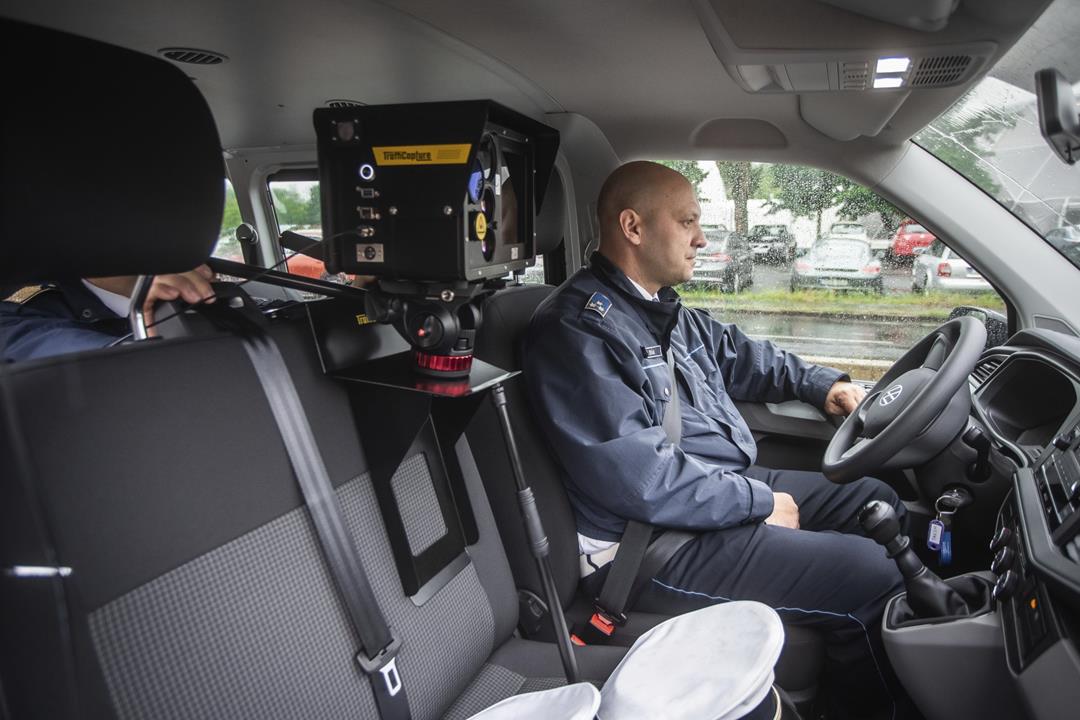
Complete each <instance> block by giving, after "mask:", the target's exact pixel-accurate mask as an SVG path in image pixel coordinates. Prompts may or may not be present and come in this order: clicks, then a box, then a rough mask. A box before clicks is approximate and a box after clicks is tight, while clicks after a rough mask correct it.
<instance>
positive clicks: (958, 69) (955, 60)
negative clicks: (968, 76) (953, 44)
mask: <svg viewBox="0 0 1080 720" xmlns="http://www.w3.org/2000/svg"><path fill="white" fill-rule="evenodd" d="M970 64H971V56H969V55H941V56H938V57H928V58H923V59H922V61H921V62H920V63H919V66H918V67H917V68H915V72H914V73H912V75H911V81H910V82H909V83H908V84H909V85H910V86H911V87H940V86H942V85H950V84H952V83H954V82H956V81H957V80H959V79H960V78H962V77H963V76H964V72H965V71H967V69H968V65H970Z"/></svg>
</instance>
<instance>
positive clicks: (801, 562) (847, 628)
mask: <svg viewBox="0 0 1080 720" xmlns="http://www.w3.org/2000/svg"><path fill="white" fill-rule="evenodd" d="M744 474H745V475H747V476H749V477H752V478H755V479H758V480H761V481H762V482H765V483H766V484H768V485H769V486H770V487H771V488H772V489H773V491H774V492H786V493H789V494H790V495H791V496H792V497H793V498H794V499H795V502H796V504H797V505H798V506H799V525H800V529H799V530H792V529H789V528H784V527H777V526H775V525H765V524H764V523H753V524H748V525H741V526H738V527H734V528H729V529H725V530H716V531H711V532H706V533H702V534H701V535H700V536H698V537H697V538H695V539H694V540H691V541H690V542H689V543H687V544H686V545H685V546H684V547H683V548H682V549H681V550H680V551H679V552H678V553H676V555H675V556H674V557H672V559H671V560H670V561H668V563H667V564H666V565H665V566H664V567H663V568H662V569H661V571H660V572H659V573H658V574H657V575H656V577H655V578H653V580H652V582H651V583H649V584H648V585H646V588H645V590H644V591H643V592H642V595H641V597H640V598H639V599H638V601H637V602H636V603H635V606H634V607H635V608H637V609H640V610H643V611H652V612H658V613H666V614H677V613H683V612H687V611H689V610H693V609H697V608H700V607H703V606H705V605H709V604H713V603H717V602H724V601H727V600H757V601H759V602H763V603H765V604H766V605H769V606H770V607H773V608H774V609H776V610H777V612H779V613H780V616H781V617H782V618H783V620H784V622H785V623H788V624H797V625H804V626H807V627H810V628H813V629H815V630H817V631H819V632H821V633H822V634H823V636H824V639H825V644H826V669H825V678H824V680H825V685H826V688H827V690H828V692H829V696H830V698H831V702H830V705H831V706H832V707H833V711H832V712H830V717H833V716H849V717H867V716H868V715H869V714H870V713H873V714H874V715H876V714H877V713H878V712H883V713H884V714H883V716H884V717H890V716H891V715H893V714H895V715H896V716H901V715H905V714H907V713H906V712H904V710H905V709H906V707H907V705H908V701H907V699H906V698H905V697H900V696H901V695H902V694H903V691H902V690H900V689H899V687H898V685H897V684H896V683H895V678H894V676H893V675H892V672H891V669H890V668H889V667H888V659H887V658H886V657H885V653H884V649H883V648H882V645H881V637H880V623H881V615H882V611H883V610H884V606H885V603H886V601H888V600H889V598H891V597H892V596H893V595H896V594H897V593H899V592H902V591H903V589H904V585H903V579H902V578H901V576H900V572H899V570H897V568H896V564H895V563H894V562H893V561H892V560H891V559H889V558H888V557H886V555H885V550H884V549H883V548H882V547H881V546H879V545H878V544H877V543H875V542H874V541H873V540H870V539H868V538H866V537H863V536H862V535H861V528H860V527H859V523H858V519H857V518H858V513H859V510H860V509H861V508H862V507H863V506H864V505H865V504H866V503H868V502H870V501H871V500H884V501H886V502H888V503H890V504H891V505H893V507H895V508H896V511H897V514H898V517H899V518H900V519H901V522H902V523H903V520H904V518H905V514H906V511H905V509H904V505H903V503H902V502H901V501H900V499H899V498H898V497H897V495H896V493H895V491H893V489H892V488H890V487H889V486H888V485H886V484H885V483H883V482H881V481H880V480H876V479H873V478H862V479H861V480H858V481H856V482H853V483H850V484H847V485H837V484H835V483H832V482H830V481H829V480H827V479H826V478H825V477H824V476H823V475H822V474H821V473H819V472H804V471H798V470H768V469H765V468H757V467H752V468H750V469H749V470H747V471H746V472H745V473H744ZM875 711H876V712H875Z"/></svg>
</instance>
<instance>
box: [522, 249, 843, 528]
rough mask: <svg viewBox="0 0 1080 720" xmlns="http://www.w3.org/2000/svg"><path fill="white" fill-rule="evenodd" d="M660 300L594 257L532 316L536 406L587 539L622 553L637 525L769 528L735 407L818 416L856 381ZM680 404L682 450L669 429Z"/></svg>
mask: <svg viewBox="0 0 1080 720" xmlns="http://www.w3.org/2000/svg"><path fill="white" fill-rule="evenodd" d="M659 297H660V302H656V301H651V300H646V299H645V298H643V297H642V296H641V294H640V293H639V292H638V291H637V289H636V288H635V287H634V286H633V285H632V284H631V283H630V280H629V279H628V278H627V277H626V275H625V274H623V272H622V271H621V270H619V269H618V268H617V267H616V266H615V265H614V264H612V263H611V261H609V260H608V259H607V258H605V257H604V256H603V255H600V254H599V253H596V254H594V255H593V257H592V260H591V266H590V267H589V268H585V269H582V270H580V271H578V272H577V273H576V274H575V275H574V276H573V277H571V278H570V279H569V280H567V281H566V282H565V283H564V284H563V285H562V286H560V287H559V288H558V289H557V290H556V291H555V292H554V293H552V294H551V295H550V296H549V297H548V298H547V299H546V300H545V301H544V302H543V303H542V304H541V305H540V306H539V307H538V308H537V309H536V312H535V313H534V314H533V317H532V321H531V323H530V326H529V332H528V333H527V336H526V339H525V342H524V347H523V356H522V360H523V367H524V371H525V375H526V379H527V382H528V386H529V393H530V398H531V400H532V402H533V406H534V408H535V409H536V411H537V413H538V415H539V419H540V420H541V424H542V425H544V426H545V430H546V432H547V437H548V439H549V440H550V442H551V445H552V447H553V448H554V450H555V454H556V456H557V457H558V459H559V461H560V463H561V465H562V468H563V473H564V481H565V484H566V487H567V491H568V494H569V496H570V501H571V504H572V505H573V507H574V509H575V512H576V516H577V527H578V532H580V533H581V534H582V535H585V536H586V537H590V538H594V539H597V540H618V539H619V538H620V537H621V535H622V532H623V530H624V529H625V526H626V520H628V519H632V520H638V521H640V522H645V523H649V524H652V525H656V526H660V527H669V528H682V529H689V530H713V529H722V528H726V527H731V526H734V525H739V524H742V523H748V522H756V521H759V520H762V519H764V518H766V517H768V516H769V515H770V514H771V513H772V510H773V496H772V491H771V490H770V489H769V487H768V486H767V485H765V484H764V483H762V482H759V481H757V480H754V479H751V478H748V477H745V476H744V475H742V474H741V473H742V472H743V471H744V470H745V469H746V468H747V467H749V466H750V465H751V464H753V463H754V461H755V460H756V458H757V448H756V445H755V443H754V439H753V437H752V435H751V434H750V428H749V427H747V425H746V421H745V420H743V418H742V416H741V415H739V412H738V411H737V410H736V409H735V405H734V402H733V400H745V401H751V402H780V401H784V400H791V399H799V400H802V401H804V402H807V403H810V404H812V405H814V406H816V407H818V408H822V407H824V404H825V398H826V396H827V394H828V391H829V388H830V387H832V385H833V383H835V382H836V381H837V380H840V379H846V377H847V376H845V375H844V374H843V373H841V372H840V371H838V370H834V369H831V368H826V367H820V366H817V365H810V364H808V363H806V362H804V361H803V360H801V359H800V358H798V357H797V356H795V355H794V354H792V353H789V352H785V351H783V350H780V349H779V348H777V347H775V346H774V345H773V344H772V343H771V342H763V341H758V340H753V339H751V338H749V337H747V336H746V335H745V334H744V333H743V332H742V331H740V330H739V329H738V328H737V327H736V326H735V325H733V324H729V323H721V322H717V321H716V320H714V319H713V318H712V317H710V316H709V315H708V313H706V312H705V311H703V310H695V309H688V308H686V307H683V305H682V303H681V301H680V300H679V296H678V293H676V292H675V291H674V290H672V289H671V288H662V289H661V290H660V293H659ZM669 349H670V350H671V351H672V352H674V354H675V365H676V369H677V370H676V372H677V375H678V376H679V382H678V388H677V389H676V388H672V387H671V385H672V382H671V373H670V371H669V369H668V365H667V362H666V360H665V358H666V355H667V353H668V351H669ZM672 392H678V393H679V398H680V401H681V402H680V408H681V413H682V439H681V441H680V443H679V445H678V446H675V445H673V444H672V443H671V442H670V441H669V439H668V437H667V435H666V433H665V432H664V429H663V427H662V423H663V418H664V412H665V411H666V409H667V407H668V403H669V402H670V399H671V393H672Z"/></svg>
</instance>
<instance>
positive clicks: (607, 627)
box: [592, 345, 693, 635]
mask: <svg viewBox="0 0 1080 720" xmlns="http://www.w3.org/2000/svg"><path fill="white" fill-rule="evenodd" d="M667 366H668V375H669V376H670V379H671V400H670V401H669V402H668V406H667V408H666V410H665V411H664V417H663V422H662V426H663V428H664V433H665V434H666V435H667V437H668V440H669V441H670V442H671V444H672V445H676V446H677V445H678V444H679V442H680V441H681V440H682V404H681V400H680V399H679V385H678V380H677V378H676V370H675V347H674V346H673V345H672V346H669V347H668V357H667ZM653 530H654V528H653V526H652V525H649V524H648V523H643V522H638V521H637V520H628V521H627V522H626V529H625V530H624V531H623V535H622V538H620V540H619V550H618V552H617V553H615V559H614V560H612V561H611V568H610V569H609V570H608V575H607V577H606V578H604V586H603V588H601V590H600V597H598V598H597V600H596V604H597V608H598V611H599V612H598V614H597V615H594V616H593V622H592V624H593V626H594V627H597V629H599V630H600V631H601V632H603V633H604V634H607V635H610V634H611V632H614V625H616V624H622V623H624V622H625V621H626V607H627V605H628V604H629V601H630V597H631V595H632V594H633V592H632V591H633V590H634V588H635V584H636V581H638V580H639V575H642V572H641V571H642V570H643V569H645V570H647V571H648V574H649V575H650V576H651V575H652V574H654V573H655V572H656V571H657V570H659V569H660V567H661V566H663V564H664V563H665V562H667V560H668V559H669V558H670V557H671V556H672V555H674V554H675V552H676V551H677V550H678V549H679V548H681V547H682V546H683V545H685V544H686V543H687V542H688V541H689V540H690V539H691V538H692V537H693V534H691V533H686V532H681V531H677V530H668V531H667V532H665V533H664V534H663V535H662V536H661V538H660V539H658V540H657V541H656V543H653V552H652V553H651V554H650V553H649V550H650V547H649V546H650V542H651V541H652V536H653ZM647 555H650V557H649V559H650V560H651V561H652V562H646V556H647ZM643 565H644V568H643ZM599 615H603V617H598V616H599ZM601 626H603V627H601ZM609 631H610V632H609Z"/></svg>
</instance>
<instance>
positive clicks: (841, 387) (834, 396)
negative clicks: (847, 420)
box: [825, 382, 866, 415]
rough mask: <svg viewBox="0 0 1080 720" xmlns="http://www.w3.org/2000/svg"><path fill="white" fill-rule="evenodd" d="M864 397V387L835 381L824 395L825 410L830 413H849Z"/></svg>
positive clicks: (853, 410)
mask: <svg viewBox="0 0 1080 720" xmlns="http://www.w3.org/2000/svg"><path fill="white" fill-rule="evenodd" d="M864 397H866V388H864V387H863V386H862V385H856V384H855V383H850V382H837V383H833V386H832V387H831V388H829V394H828V395H826V396H825V412H827V413H829V414H830V415H850V414H851V413H853V412H855V408H857V407H859V403H861V402H862V399H863V398H864Z"/></svg>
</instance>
